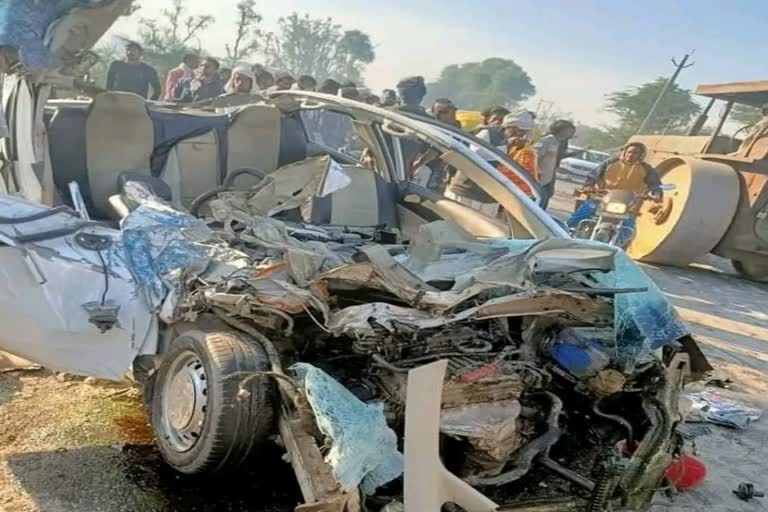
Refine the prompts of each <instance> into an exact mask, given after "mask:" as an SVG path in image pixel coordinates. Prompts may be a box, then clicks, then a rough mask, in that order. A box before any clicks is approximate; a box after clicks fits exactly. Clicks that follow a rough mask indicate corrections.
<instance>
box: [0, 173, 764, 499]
mask: <svg viewBox="0 0 768 512" xmlns="http://www.w3.org/2000/svg"><path fill="white" fill-rule="evenodd" d="M563 188H564V189H565V193H564V194H560V195H559V196H557V197H556V198H555V200H554V201H553V209H554V211H555V213H556V214H560V215H564V214H567V212H568V211H569V210H570V208H571V207H572V206H571V204H572V202H571V201H570V199H569V195H568V188H569V187H567V186H566V187H563ZM571 188H572V187H571ZM646 270H647V271H648V273H649V274H650V275H651V277H652V278H653V279H654V280H655V281H656V283H657V284H658V286H659V287H660V288H661V289H662V291H663V292H664V293H665V294H666V295H667V297H668V298H669V299H670V300H671V301H672V302H673V304H675V305H676V306H677V307H678V310H679V311H680V314H681V316H682V317H683V318H684V319H685V320H686V321H687V322H688V323H689V325H690V326H691V329H692V330H693V332H694V334H695V335H696V336H697V338H698V340H699V341H700V343H701V346H702V348H703V349H704V351H705V352H706V354H707V355H708V356H709V357H710V358H711V361H712V362H713V363H714V365H715V366H716V368H717V370H716V373H715V376H716V377H718V378H721V379H730V380H731V381H732V384H731V385H730V388H731V389H729V390H724V391H721V392H722V393H724V394H726V395H728V396H730V397H732V398H735V399H737V400H741V401H744V402H746V403H748V404H750V405H753V406H756V407H759V408H760V409H762V410H765V409H766V408H768V372H767V371H766V370H768V310H766V306H765V305H766V304H768V286H764V285H756V284H754V283H750V282H748V281H746V280H743V279H741V278H739V277H738V276H736V275H735V274H734V273H733V270H732V269H731V268H730V265H729V264H728V263H727V262H725V261H724V260H721V259H718V258H715V257H711V256H709V257H707V258H704V259H703V260H702V261H701V262H700V263H698V264H695V265H692V266H691V267H688V268H685V269H676V268H670V267H653V266H646ZM695 432H696V433H698V434H699V435H698V436H697V437H696V450H697V454H698V456H699V457H700V458H701V459H702V460H703V461H704V462H705V463H706V464H707V466H708V469H709V477H708V479H707V481H706V482H705V483H704V484H703V485H702V486H701V487H699V488H697V489H695V490H692V491H689V492H687V493H685V494H681V495H679V496H676V497H675V498H674V500H672V501H670V500H668V499H666V498H660V499H659V500H658V503H657V505H656V506H655V507H654V511H655V512H662V511H673V512H682V511H701V510H712V511H717V512H752V511H759V510H765V509H766V507H768V498H766V499H763V500H760V499H757V500H753V501H752V502H749V503H747V502H743V501H740V500H738V499H737V498H736V497H735V496H734V495H733V493H732V490H733V489H735V488H736V486H737V485H738V484H739V483H740V482H751V483H753V484H755V486H756V488H758V489H760V490H766V491H768V471H765V470H764V469H763V468H764V467H765V457H766V455H765V453H766V452H765V447H766V446H768V419H766V418H763V419H762V420H760V421H758V422H756V423H754V424H752V425H750V426H749V427H748V428H747V429H745V430H742V431H736V430H730V429H726V428H723V427H717V426H704V427H701V428H699V427H697V428H696V429H695ZM281 455H282V453H281V451H280V450H279V449H278V448H276V447H274V448H272V449H267V450H266V452H265V453H264V454H262V456H260V457H258V458H257V460H255V461H254V463H253V465H252V467H250V468H247V469H244V470H243V471H242V472H241V473H239V474H237V475H234V476H229V477H226V478H212V477H209V476H207V477H200V478H192V477H184V476H181V475H179V474H177V473H175V472H174V471H172V470H170V469H169V468H168V467H166V466H165V465H163V463H162V461H161V459H160V455H159V453H158V452H157V450H156V449H155V448H154V447H153V446H152V434H151V431H150V429H149V427H148V425H147V422H146V419H145V417H144V413H143V407H142V406H141V401H140V396H139V392H138V390H135V389H133V388H127V387H121V386H114V385H112V386H107V385H104V384H102V383H98V382H97V383H90V381H87V382H86V381H83V380H79V379H76V380H72V379H67V378H57V377H56V376H54V375H52V374H50V373H46V372H43V371H38V372H18V373H5V374H3V373H0V512H123V511H125V512H129V511H130V512H133V511H137V510H141V511H147V512H177V511H178V512H181V511H185V512H186V511H199V512H205V511H231V512H239V511H246V510H260V511H265V512H267V511H272V512H278V511H279V512H282V511H290V510H293V508H294V506H295V505H296V504H297V502H298V501H299V500H300V496H299V493H298V490H297V488H296V484H295V481H294V476H293V472H292V471H291V469H290V466H289V465H288V464H287V463H285V462H284V461H283V460H282V459H281Z"/></svg>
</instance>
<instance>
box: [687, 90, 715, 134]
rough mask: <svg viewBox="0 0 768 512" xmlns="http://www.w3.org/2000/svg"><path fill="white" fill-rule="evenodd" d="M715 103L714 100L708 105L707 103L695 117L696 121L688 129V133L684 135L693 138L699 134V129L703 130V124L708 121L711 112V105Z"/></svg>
mask: <svg viewBox="0 0 768 512" xmlns="http://www.w3.org/2000/svg"><path fill="white" fill-rule="evenodd" d="M715 101H717V100H716V99H715V98H712V99H711V100H709V103H707V106H706V107H705V108H704V110H703V111H702V112H701V114H699V115H698V116H696V120H695V121H694V122H693V124H692V125H691V127H690V128H689V129H688V133H687V134H686V135H688V136H689V137H693V136H696V135H698V134H699V133H700V132H701V129H702V128H704V124H706V122H707V120H708V119H709V111H710V110H712V105H714V104H715Z"/></svg>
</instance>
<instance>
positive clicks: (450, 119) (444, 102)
mask: <svg viewBox="0 0 768 512" xmlns="http://www.w3.org/2000/svg"><path fill="white" fill-rule="evenodd" d="M456 111H457V109H456V105H454V104H453V102H452V101H451V100H449V99H448V98H438V99H436V100H435V102H434V103H433V104H432V116H433V117H434V118H435V119H437V120H438V121H440V122H441V123H445V124H448V125H451V126H455V127H456V128H461V124H460V123H459V121H458V120H457V119H456Z"/></svg>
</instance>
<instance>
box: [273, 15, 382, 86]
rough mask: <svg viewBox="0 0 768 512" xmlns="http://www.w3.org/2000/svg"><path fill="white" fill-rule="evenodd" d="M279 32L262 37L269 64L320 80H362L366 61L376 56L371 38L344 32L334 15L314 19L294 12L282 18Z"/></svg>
mask: <svg viewBox="0 0 768 512" xmlns="http://www.w3.org/2000/svg"><path fill="white" fill-rule="evenodd" d="M278 27H279V29H278V32H276V33H275V32H269V33H267V34H264V35H263V36H262V41H263V48H262V52H263V53H264V55H265V56H266V57H267V64H268V65H270V66H272V67H275V68H278V69H282V70H285V71H290V72H291V73H294V74H308V75H312V76H314V77H315V78H316V79H318V80H324V79H325V78H328V77H334V78H337V79H341V80H353V81H356V82H359V81H361V80H362V75H363V73H364V72H365V66H366V64H370V63H371V62H373V60H374V59H375V58H376V54H375V52H374V49H373V45H372V43H371V39H370V37H369V36H368V35H367V34H365V33H363V32H361V31H359V30H349V31H346V32H345V31H343V30H342V28H341V26H340V25H338V24H335V23H334V22H333V20H332V19H331V18H324V19H320V18H311V17H310V16H309V15H306V14H305V15H304V16H299V15H298V14H297V13H293V14H291V15H290V16H288V17H286V18H280V20H279V21H278Z"/></svg>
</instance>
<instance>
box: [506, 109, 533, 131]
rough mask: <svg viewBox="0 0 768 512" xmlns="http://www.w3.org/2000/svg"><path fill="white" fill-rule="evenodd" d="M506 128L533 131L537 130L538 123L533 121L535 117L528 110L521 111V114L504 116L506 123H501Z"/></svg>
mask: <svg viewBox="0 0 768 512" xmlns="http://www.w3.org/2000/svg"><path fill="white" fill-rule="evenodd" d="M501 126H503V127H504V128H511V127H515V128H520V129H521V130H525V131H531V130H533V129H534V128H536V123H535V122H534V120H533V115H532V114H531V113H530V112H528V111H527V110H521V111H519V112H513V113H511V114H507V115H506V116H504V121H503V122H502V123H501Z"/></svg>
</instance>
